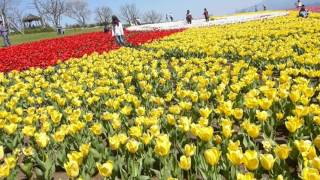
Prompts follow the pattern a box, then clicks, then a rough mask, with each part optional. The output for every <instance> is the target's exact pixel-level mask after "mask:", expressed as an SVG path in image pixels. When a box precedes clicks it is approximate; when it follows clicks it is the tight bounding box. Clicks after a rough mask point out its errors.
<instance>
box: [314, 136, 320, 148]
mask: <svg viewBox="0 0 320 180" xmlns="http://www.w3.org/2000/svg"><path fill="white" fill-rule="evenodd" d="M313 144H314V145H315V146H316V147H317V148H318V149H320V135H318V136H317V137H316V138H315V139H314V140H313Z"/></svg>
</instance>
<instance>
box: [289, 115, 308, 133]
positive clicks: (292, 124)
mask: <svg viewBox="0 0 320 180" xmlns="http://www.w3.org/2000/svg"><path fill="white" fill-rule="evenodd" d="M287 119H288V121H286V122H285V125H286V128H287V129H288V130H289V131H290V132H291V133H294V132H296V130H297V129H299V128H301V127H302V125H303V123H304V121H303V120H302V119H300V118H297V117H288V118H287Z"/></svg>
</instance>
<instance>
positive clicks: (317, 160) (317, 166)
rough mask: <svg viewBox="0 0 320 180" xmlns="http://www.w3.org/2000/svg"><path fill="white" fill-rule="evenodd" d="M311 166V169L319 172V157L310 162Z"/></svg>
mask: <svg viewBox="0 0 320 180" xmlns="http://www.w3.org/2000/svg"><path fill="white" fill-rule="evenodd" d="M311 165H312V167H313V168H316V169H318V170H320V158H319V157H315V158H314V159H313V160H312V161H311Z"/></svg>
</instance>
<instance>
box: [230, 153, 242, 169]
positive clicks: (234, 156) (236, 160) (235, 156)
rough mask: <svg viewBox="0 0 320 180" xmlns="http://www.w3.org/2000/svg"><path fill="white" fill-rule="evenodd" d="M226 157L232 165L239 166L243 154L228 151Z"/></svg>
mask: <svg viewBox="0 0 320 180" xmlns="http://www.w3.org/2000/svg"><path fill="white" fill-rule="evenodd" d="M227 157H228V159H229V161H230V162H231V163H232V164H233V165H240V164H241V163H242V158H243V153H242V151H241V150H235V151H229V152H228V153H227Z"/></svg>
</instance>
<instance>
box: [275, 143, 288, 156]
mask: <svg viewBox="0 0 320 180" xmlns="http://www.w3.org/2000/svg"><path fill="white" fill-rule="evenodd" d="M274 152H275V153H276V155H277V156H278V158H279V159H281V160H286V159H287V158H288V157H289V154H290V152H291V148H289V147H288V145H286V144H281V145H278V146H276V148H275V149H274Z"/></svg>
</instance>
